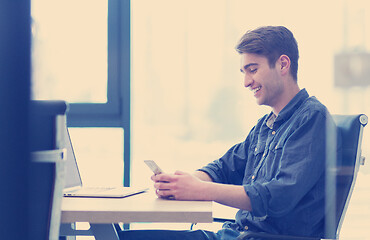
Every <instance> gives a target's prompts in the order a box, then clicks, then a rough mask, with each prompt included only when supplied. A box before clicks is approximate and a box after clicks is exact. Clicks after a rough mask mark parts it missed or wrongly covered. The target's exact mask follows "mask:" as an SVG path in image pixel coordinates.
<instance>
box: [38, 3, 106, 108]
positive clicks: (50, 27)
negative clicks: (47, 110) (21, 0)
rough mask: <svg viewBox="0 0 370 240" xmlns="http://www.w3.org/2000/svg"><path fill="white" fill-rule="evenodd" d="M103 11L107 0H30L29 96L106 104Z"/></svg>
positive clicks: (104, 12)
mask: <svg viewBox="0 0 370 240" xmlns="http://www.w3.org/2000/svg"><path fill="white" fill-rule="evenodd" d="M87 6H88V7H87ZM107 9H108V1H107V0H102V1H87V0H80V1H71V0H67V1H45V0H33V1H32V19H33V31H32V32H33V41H32V43H33V53H34V54H33V61H32V65H33V79H34V81H33V85H34V87H33V88H32V90H33V95H34V98H36V99H64V100H67V101H68V102H88V103H105V102H107V77H108V74H107V73H108V71H107V56H108V55H107V54H108V52H107V40H108V37H107V36H108V35H107V26H108V24H107V23H108V11H107Z"/></svg>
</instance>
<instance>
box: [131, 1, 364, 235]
mask: <svg viewBox="0 0 370 240" xmlns="http://www.w3.org/2000/svg"><path fill="white" fill-rule="evenodd" d="M131 5H132V17H131V19H132V56H133V58H132V126H133V135H132V158H133V169H132V176H133V177H132V182H133V184H138V183H144V182H147V181H148V180H147V179H148V178H149V176H150V175H151V172H150V171H149V170H145V172H143V170H142V169H146V167H145V166H144V164H143V163H142V160H143V159H147V158H150V159H154V160H156V161H157V163H158V164H159V165H160V166H161V168H162V169H163V170H165V171H169V172H171V171H175V170H185V171H189V172H192V171H194V170H195V169H197V168H199V167H201V166H203V165H204V164H206V163H208V162H210V161H213V160H214V159H216V158H219V157H220V156H222V155H223V154H224V153H225V152H226V151H227V150H228V149H229V148H230V147H231V146H232V145H233V144H235V143H237V142H240V141H243V140H244V138H245V137H246V135H247V133H248V132H249V130H250V129H251V127H252V126H253V125H254V124H255V123H256V121H257V119H258V118H259V117H261V116H262V115H263V114H265V113H268V112H269V111H270V109H269V108H264V107H260V106H257V104H256V103H255V100H254V99H253V97H252V94H250V93H249V91H248V90H247V89H245V88H244V87H243V81H242V77H241V75H240V73H239V55H238V54H237V53H236V51H235V50H234V46H235V44H236V43H237V41H238V40H239V38H240V37H241V36H242V34H244V32H245V31H247V30H248V29H253V28H256V27H258V26H263V25H285V26H287V27H288V28H289V29H291V30H292V31H293V33H294V34H295V36H296V38H297V41H298V45H299V49H300V60H299V65H300V67H299V71H298V82H299V85H300V87H301V88H306V89H307V90H308V92H309V93H310V94H311V95H315V96H317V97H318V99H319V100H321V101H322V102H323V103H324V104H325V105H327V106H328V108H329V110H330V111H331V112H332V113H338V114H340V113H342V114H350V113H366V114H367V115H368V116H370V109H369V106H370V104H368V103H369V97H368V96H370V94H369V91H370V89H369V87H363V88H359V87H350V88H346V89H341V88H337V87H334V68H333V65H334V56H335V54H336V53H339V52H342V51H356V49H357V50H359V49H360V50H362V51H369V50H370V42H369V39H370V38H369V37H368V36H369V34H370V32H369V25H368V23H369V22H370V21H369V19H368V17H369V16H370V15H369V14H368V13H369V11H370V5H369V3H368V1H364V0H357V1H354V2H352V1H341V2H338V1H335V0H330V1H318V0H314V1H304V2H297V1H293V0H289V1H287V2H285V4H281V2H278V1H267V2H266V1H260V2H258V1H246V0H235V1H229V0H223V1H212V0H202V1H195V0H189V1H171V0H156V1H152V0H141V1H132V3H131ZM318 5H319V6H320V7H319V8H318V7H317V6H318ZM366 36H367V37H366ZM369 85H370V84H369ZM369 134H370V128H369V126H367V127H366V128H365V132H364V141H363V151H364V153H363V154H364V155H365V156H367V155H368V153H369V152H368V149H370V146H369V144H370V143H369V142H368V139H369V136H370V135H369ZM144 173H145V176H144V175H143V174H144ZM369 178H370V165H369V164H365V166H362V168H361V170H360V175H359V178H358V181H357V188H356V191H355V193H354V195H353V198H352V202H351V204H350V208H351V209H350V210H349V212H348V214H347V218H346V222H345V223H344V226H343V229H342V234H341V238H342V239H353V238H352V237H351V236H354V234H356V236H359V239H360V238H361V237H362V238H367V229H368V228H369V227H370V225H369V223H370V221H369V219H370V211H366V210H365V209H368V207H367V206H366V205H365V204H366V202H368V201H369V200H370V199H369V197H370V192H369V191H368V190H366V189H369V184H368V183H369V182H370V181H369ZM361 199H362V200H361ZM365 199H366V201H365ZM365 212H366V213H365ZM365 219H366V220H365ZM365 222H366V223H365ZM140 226H141V225H139V226H138V228H139V227H140ZM355 228H356V231H352V229H355ZM354 232H356V233H354Z"/></svg>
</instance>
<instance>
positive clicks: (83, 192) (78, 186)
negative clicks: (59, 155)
mask: <svg viewBox="0 0 370 240" xmlns="http://www.w3.org/2000/svg"><path fill="white" fill-rule="evenodd" d="M65 148H66V150H67V159H66V165H65V175H64V176H65V185H64V190H63V195H64V196H65V197H94V198H124V197H128V196H132V195H136V194H139V193H143V192H146V191H147V190H148V188H143V187H141V188H135V187H90V186H89V187H87V186H83V185H82V180H81V175H80V171H79V169H78V165H77V160H76V157H75V154H74V150H73V147H72V141H71V137H70V134H69V132H68V128H67V127H65Z"/></svg>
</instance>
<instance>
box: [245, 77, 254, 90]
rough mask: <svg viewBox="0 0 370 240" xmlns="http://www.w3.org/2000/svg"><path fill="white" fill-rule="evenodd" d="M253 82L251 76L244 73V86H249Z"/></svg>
mask: <svg viewBox="0 0 370 240" xmlns="http://www.w3.org/2000/svg"><path fill="white" fill-rule="evenodd" d="M252 83H253V79H252V78H251V77H249V76H248V75H244V87H246V88H247V87H249V86H250V85H252Z"/></svg>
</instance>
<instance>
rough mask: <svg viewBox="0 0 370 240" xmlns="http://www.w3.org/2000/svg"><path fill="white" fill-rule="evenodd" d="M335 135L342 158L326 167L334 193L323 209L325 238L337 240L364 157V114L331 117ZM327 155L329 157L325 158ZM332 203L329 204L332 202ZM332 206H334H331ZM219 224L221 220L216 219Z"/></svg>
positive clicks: (243, 239) (288, 239) (289, 239)
mask: <svg viewBox="0 0 370 240" xmlns="http://www.w3.org/2000/svg"><path fill="white" fill-rule="evenodd" d="M333 119H334V122H335V123H336V126H337V129H338V134H341V135H340V138H341V140H342V156H339V157H338V158H336V159H335V161H334V163H333V165H330V164H329V165H327V166H328V167H329V169H328V170H327V175H328V176H329V178H330V177H331V176H332V177H333V178H332V179H333V180H334V181H332V180H330V179H328V178H327V186H328V184H330V185H329V187H327V189H334V192H335V193H334V194H332V195H331V196H333V197H332V199H330V196H327V203H326V206H327V207H328V206H332V207H331V208H330V207H329V210H328V209H327V214H326V215H327V216H326V223H325V226H326V227H325V228H326V233H325V239H338V237H339V233H340V229H341V227H342V223H343V220H344V216H345V214H346V211H347V207H348V204H349V200H350V198H351V195H352V192H353V188H354V185H355V181H356V177H357V173H358V170H359V166H360V165H364V162H365V158H364V157H362V156H361V143H362V134H363V128H364V127H365V126H366V124H367V122H368V118H367V116H366V115H364V114H359V115H333ZM327 156H328V155H327ZM331 200H332V201H331ZM333 206H334V207H333ZM215 220H216V221H220V220H221V219H215ZM237 239H238V240H247V239H264V240H269V239H284V240H305V239H306V240H319V239H320V238H312V237H300V236H287V235H275V234H268V233H257V232H245V233H243V234H241V235H240V236H239V237H238V238H237Z"/></svg>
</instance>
